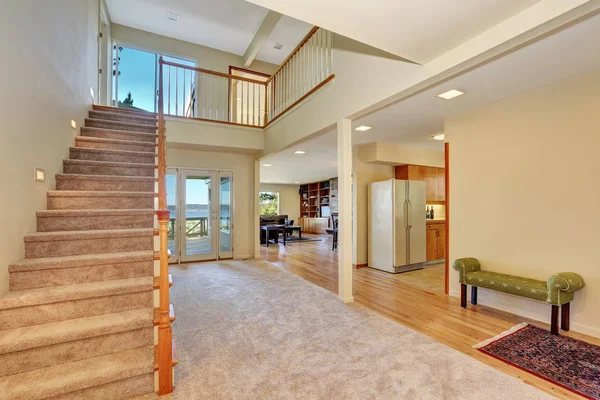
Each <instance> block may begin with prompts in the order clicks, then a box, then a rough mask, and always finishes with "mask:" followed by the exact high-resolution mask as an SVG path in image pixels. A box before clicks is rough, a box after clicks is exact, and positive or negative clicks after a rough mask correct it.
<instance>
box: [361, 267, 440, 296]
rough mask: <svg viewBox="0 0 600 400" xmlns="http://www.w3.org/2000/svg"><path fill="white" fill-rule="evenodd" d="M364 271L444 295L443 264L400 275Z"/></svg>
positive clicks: (374, 270) (367, 269)
mask: <svg viewBox="0 0 600 400" xmlns="http://www.w3.org/2000/svg"><path fill="white" fill-rule="evenodd" d="M365 270H366V271H369V272H372V273H374V274H380V275H383V276H386V277H388V278H390V279H397V280H399V281H402V282H404V283H408V284H411V285H413V286H418V287H420V288H421V289H424V290H432V291H434V292H438V293H444V289H445V285H446V277H445V273H446V266H445V265H444V263H439V264H432V265H427V266H425V267H424V268H423V269H418V270H416V271H409V272H404V273H402V274H389V273H387V272H385V271H379V270H377V269H373V268H369V267H366V268H365Z"/></svg>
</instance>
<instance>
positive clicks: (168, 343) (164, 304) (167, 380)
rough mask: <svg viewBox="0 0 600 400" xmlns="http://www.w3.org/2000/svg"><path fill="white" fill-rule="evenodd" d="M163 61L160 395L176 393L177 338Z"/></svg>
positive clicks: (160, 76) (160, 93)
mask: <svg viewBox="0 0 600 400" xmlns="http://www.w3.org/2000/svg"><path fill="white" fill-rule="evenodd" d="M163 64H164V60H163V58H162V57H160V59H159V67H160V68H159V72H158V154H157V156H158V210H157V211H156V215H157V217H158V223H159V237H160V251H159V254H160V275H159V279H160V287H159V290H160V302H159V313H160V318H159V323H158V394H159V395H164V394H168V393H171V392H173V342H172V340H173V337H172V333H171V318H170V315H169V314H170V299H169V242H168V233H169V228H168V223H169V220H170V217H171V211H170V210H169V209H167V155H166V142H167V141H166V126H165V112H164V100H163V68H162V66H163Z"/></svg>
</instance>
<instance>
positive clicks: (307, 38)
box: [265, 26, 319, 84]
mask: <svg viewBox="0 0 600 400" xmlns="http://www.w3.org/2000/svg"><path fill="white" fill-rule="evenodd" d="M318 30H319V27H318V26H313V28H312V29H311V30H310V31H309V32H308V33H307V34H306V36H304V39H302V40H301V41H300V43H298V46H296V48H294V50H293V51H292V52H291V53H290V55H289V56H287V58H286V59H285V60H284V61H283V62H282V63H281V65H280V66H279V68H277V70H276V71H275V72H273V75H271V77H270V78H269V79H267V82H265V83H266V84H268V83H269V82H271V81H272V80H273V78H275V75H277V73H278V72H279V71H281V69H282V68H283V67H284V66H285V64H286V63H287V62H288V61H289V60H290V58H292V57H294V56H295V55H296V53H297V52H298V51H299V50H300V48H301V47H302V46H304V44H305V43H306V42H308V41H309V40H310V38H311V37H312V36H313V35H314V34H315V32H317V31H318Z"/></svg>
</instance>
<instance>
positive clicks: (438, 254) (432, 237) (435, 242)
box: [426, 221, 446, 261]
mask: <svg viewBox="0 0 600 400" xmlns="http://www.w3.org/2000/svg"><path fill="white" fill-rule="evenodd" d="M426 232H427V235H426V241H427V244H426V249H427V261H435V260H442V259H444V258H446V224H445V223H444V222H443V221H431V222H429V221H428V222H427V230H426Z"/></svg>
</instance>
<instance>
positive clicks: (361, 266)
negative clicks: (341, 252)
mask: <svg viewBox="0 0 600 400" xmlns="http://www.w3.org/2000/svg"><path fill="white" fill-rule="evenodd" d="M368 266H369V264H354V268H356V269H361V268H364V267H368Z"/></svg>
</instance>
